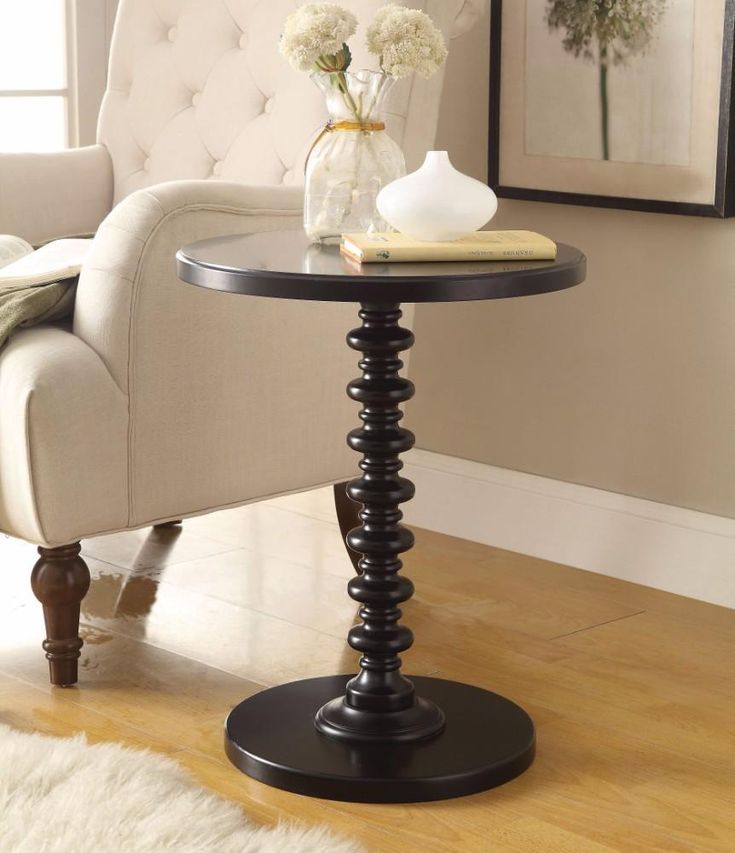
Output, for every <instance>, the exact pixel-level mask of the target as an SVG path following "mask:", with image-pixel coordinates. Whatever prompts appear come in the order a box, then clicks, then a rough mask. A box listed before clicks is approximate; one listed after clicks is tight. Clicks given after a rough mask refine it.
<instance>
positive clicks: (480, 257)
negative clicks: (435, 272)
mask: <svg viewBox="0 0 735 853" xmlns="http://www.w3.org/2000/svg"><path fill="white" fill-rule="evenodd" d="M340 251H341V252H342V254H344V255H347V256H348V257H350V258H353V259H354V260H356V261H359V262H360V263H363V264H370V263H386V262H389V263H390V262H394V261H395V262H397V263H400V262H410V261H413V262H422V261H509V260H519V261H529V260H530V261H548V260H554V258H556V243H554V241H553V240H550V239H549V238H548V237H544V236H543V235H542V234H537V233H536V232H535V231H476V232H475V233H474V234H469V235H468V236H467V237H462V238H461V239H460V240H449V241H447V242H442V243H422V242H420V241H419V240H413V239H411V238H410V237H407V236H406V235H405V234H399V233H397V232H394V233H390V234H389V233H377V232H376V233H374V234H343V235H342V241H341V244H340Z"/></svg>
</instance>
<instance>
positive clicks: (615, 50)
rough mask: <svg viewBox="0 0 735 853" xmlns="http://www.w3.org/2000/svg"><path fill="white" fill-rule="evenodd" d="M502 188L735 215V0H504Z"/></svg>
mask: <svg viewBox="0 0 735 853" xmlns="http://www.w3.org/2000/svg"><path fill="white" fill-rule="evenodd" d="M491 26H492V34H491V59H490V66H491V67H490V163H489V183H490V185H491V186H492V187H493V189H495V191H496V192H497V194H498V195H499V196H504V197H506V198H520V199H531V200H534V201H551V202H561V203H565V204H582V205H593V206H597V207H615V208H625V209H630V210H644V211H652V212H658V213H679V214H688V215H694V216H716V217H726V216H733V215H735V140H734V139H733V137H734V136H735V126H734V125H733V120H734V116H735V110H734V109H733V107H734V104H733V100H732V97H733V43H734V41H735V0H706V2H702V0H605V2H599V0H506V2H505V3H503V2H502V0H492V13H491Z"/></svg>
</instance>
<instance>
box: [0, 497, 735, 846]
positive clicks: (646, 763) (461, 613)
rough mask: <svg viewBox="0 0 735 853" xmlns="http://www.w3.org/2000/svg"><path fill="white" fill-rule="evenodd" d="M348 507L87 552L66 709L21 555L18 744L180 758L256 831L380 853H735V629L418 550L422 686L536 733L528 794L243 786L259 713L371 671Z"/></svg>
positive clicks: (6, 609) (11, 546)
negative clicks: (101, 747) (348, 794)
mask: <svg viewBox="0 0 735 853" xmlns="http://www.w3.org/2000/svg"><path fill="white" fill-rule="evenodd" d="M330 501H331V496H330V493H329V490H326V489H324V490H319V491H316V492H312V493H307V494H304V495H292V496H289V497H286V498H281V499H278V500H274V501H268V502H264V503H261V504H257V505H253V506H250V507H243V508H240V509H234V510H228V511H226V512H219V513H214V514H212V515H209V516H206V517H203V518H199V519H194V520H191V521H187V522H185V523H184V525H183V528H182V529H181V530H176V529H173V530H160V531H153V530H142V531H134V532H131V533H123V534H115V535H112V536H105V537H100V538H98V539H95V540H89V541H87V542H85V543H83V546H84V554H85V558H86V559H87V562H88V564H89V566H90V570H91V572H92V578H93V580H92V586H91V588H90V593H89V595H88V596H87V599H86V600H85V602H84V605H83V612H82V622H83V627H82V633H83V636H84V639H85V646H84V649H83V653H82V658H81V667H80V673H81V677H80V683H79V685H78V687H76V688H72V689H68V690H59V689H53V688H51V687H49V685H48V682H47V670H46V663H45V661H44V660H43V654H42V652H41V649H40V640H41V638H42V633H43V620H42V616H41V610H40V605H39V604H38V602H36V600H35V599H34V598H33V596H32V594H31V592H30V586H29V575H30V569H31V567H32V565H33V562H34V560H35V549H34V548H33V547H32V546H29V545H27V544H25V543H21V542H17V541H14V540H11V539H7V538H2V539H0V560H2V564H3V582H4V587H3V590H4V592H3V596H2V597H1V598H0V722H3V723H6V724H8V725H11V726H13V727H15V728H18V729H22V730H28V731H39V732H43V733H46V734H53V735H57V736H69V735H72V734H75V733H77V732H85V733H86V734H87V737H88V738H89V740H90V741H92V742H97V741H103V740H112V741H118V742H121V743H124V744H127V745H130V746H135V747H148V748H150V749H153V750H155V751H158V752H162V753H166V754H169V755H171V756H173V757H174V758H175V759H176V760H178V761H179V762H181V763H182V764H183V765H185V766H186V767H187V768H188V769H189V770H190V771H191V773H192V774H193V775H194V776H195V777H196V778H197V779H198V780H199V781H200V782H201V783H202V784H203V785H205V786H207V787H208V788H211V789H212V790H213V791H216V792H217V793H218V794H220V795H221V796H223V797H225V798H228V799H230V800H234V801H236V802H238V803H240V804H242V807H243V809H244V811H245V812H246V813H247V815H248V816H249V817H250V818H251V819H252V820H253V821H255V822H257V823H263V824H273V823H276V822H277V821H278V820H282V819H286V820H296V821H302V822H304V823H307V824H317V823H321V824H328V825H329V826H331V827H332V828H333V829H334V830H335V831H337V832H341V833H344V834H346V835H350V836H353V837H357V838H359V839H360V840H361V841H362V842H363V843H364V844H365V846H366V848H367V849H368V850H369V851H375V852H376V853H423V851H429V853H431V851H437V853H439V851H470V853H472V852H473V851H478V853H479V852H480V851H487V853H495V851H524V853H536V852H537V851H543V853H546V851H550V853H554V851H559V853H567V852H569V853H576V851H579V852H580V853H594V851H621V853H634V852H635V853H637V851H649V850H650V851H667V852H668V851H723V853H725V851H726V853H732V851H733V850H735V723H734V722H733V721H734V720H735V663H734V662H735V656H733V647H734V646H735V611H731V610H726V609H724V608H718V607H715V606H713V605H708V604H703V603H701V602H695V601H691V600H689V599H685V598H682V597H679V596H675V595H671V594H669V593H664V592H659V591H657V590H653V589H649V588H646V587H642V586H637V585H635V584H630V583H627V582H625V581H619V580H616V579H613V578H606V577H603V576H600V575H595V574H593V573H590V572H584V571H580V570H578V569H572V568H569V567H567V566H560V565H557V564H554V563H549V562H545V561H543V560H539V559H536V558H532V557H527V556H523V555H521V554H512V553H509V552H506V551H501V550H498V549H494V548H490V547H488V546H485V545H479V544H477V543H472V542H466V541H463V540H459V539H453V538H451V537H448V536H443V535H441V534H437V533H432V532H429V531H417V547H416V548H415V550H414V551H413V552H411V553H410V554H409V555H408V556H407V559H406V569H405V571H406V574H407V575H408V576H409V577H411V578H412V579H413V580H414V582H415V583H416V587H417V593H416V597H415V598H414V599H413V600H412V601H411V602H409V603H408V604H407V606H406V607H405V619H404V621H405V622H406V624H408V625H410V626H411V627H412V628H413V629H414V631H415V633H416V637H417V641H416V645H415V646H414V648H413V649H411V650H410V651H409V652H408V653H407V654H406V656H405V664H406V669H407V671H408V672H413V673H416V674H433V675H438V676H441V677H444V678H452V679H456V680H460V681H467V682H471V683H474V684H478V685H480V686H482V687H486V688H488V689H492V690H497V691H498V692H500V693H503V694H504V695H506V696H508V697H509V698H511V699H513V700H514V701H516V702H518V703H519V704H521V705H523V706H524V707H525V708H526V709H527V710H528V711H529V712H530V713H531V714H532V716H533V717H534V720H535V721H536V724H537V728H538V738H539V750H538V757H537V760H536V762H535V764H534V765H533V767H532V768H531V769H530V770H529V771H528V772H527V773H526V774H524V775H523V776H521V777H520V778H519V779H516V780H514V781H513V782H511V783H510V784H508V785H505V786H503V787H501V788H497V789H495V790H493V791H488V792H486V793H483V794H477V795H475V796H472V797H466V798H464V799H459V800H450V801H444V802H438V803H426V804H420V805H362V804H348V803H337V802H328V801H323V800H316V799H310V798H306V797H299V796H296V795H292V794H288V793H286V792H283V791H278V790H275V789H272V788H268V787H267V786H264V785H262V784H260V783H258V782H255V781H253V780H251V779H249V778H247V777H245V776H243V775H242V774H240V773H239V772H238V771H236V770H235V769H234V768H233V767H232V766H231V765H230V764H229V762H228V761H227V759H226V758H225V756H224V753H223V749H222V721H223V719H224V716H225V715H226V713H227V711H228V710H229V708H231V707H232V706H233V705H235V704H236V703H237V702H239V701H240V700H241V699H243V698H244V697H246V696H248V695H251V694H253V693H254V692H256V691H258V690H260V689H262V688H263V686H269V685H274V684H280V683H284V682H287V681H290V680H293V679H295V678H300V677H305V676H312V675H324V674H330V673H337V672H345V673H346V672H351V671H354V668H355V656H354V655H353V653H352V652H351V651H350V650H349V649H347V648H346V646H345V644H344V642H343V637H344V635H345V633H346V631H347V630H348V628H349V626H350V625H351V624H352V623H353V621H354V618H355V607H354V605H353V603H352V602H350V601H349V599H348V598H347V596H346V594H345V582H346V580H347V579H348V578H349V577H350V576H351V566H350V564H349V561H348V560H347V558H346V556H345V554H344V552H343V550H342V544H341V540H340V536H339V531H338V528H337V526H336V523H335V521H334V516H333V513H332V508H331V502H330Z"/></svg>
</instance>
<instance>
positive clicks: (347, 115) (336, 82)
mask: <svg viewBox="0 0 735 853" xmlns="http://www.w3.org/2000/svg"><path fill="white" fill-rule="evenodd" d="M311 78H312V80H313V81H314V83H316V85H317V86H318V87H319V89H320V90H321V91H322V93H323V95H324V99H325V101H326V105H327V111H328V113H329V118H330V120H331V121H332V122H340V121H350V122H360V123H369V122H378V121H382V119H383V116H384V109H385V99H386V97H387V95H388V93H389V92H390V90H391V89H392V88H393V84H394V83H395V78H393V77H390V76H389V75H388V74H384V73H383V72H382V71H369V70H363V71H343V72H336V73H331V72H321V71H320V72H316V71H315V72H314V73H313V74H312V75H311Z"/></svg>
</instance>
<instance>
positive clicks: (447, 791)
mask: <svg viewBox="0 0 735 853" xmlns="http://www.w3.org/2000/svg"><path fill="white" fill-rule="evenodd" d="M351 677H352V676H346V675H335V676H327V677H325V678H310V679H306V680H304V681H294V682H292V683H291V684H284V685H282V686H280V687H273V688H271V689H269V690H264V691H263V692H262V693H258V694H256V695H255V696H252V697H250V698H249V699H246V700H245V701H244V702H241V703H240V704H239V705H237V707H235V708H234V709H233V710H232V711H231V713H230V715H229V716H228V718H227V721H226V723H225V749H226V751H227V755H228V757H229V759H230V761H232V763H233V764H234V765H235V766H236V767H238V768H239V769H240V770H242V771H243V772H244V773H247V774H248V776H252V777H253V778H254V779H258V780H259V781H261V782H265V783H266V784H267V785H272V786H273V787H276V788H282V789H283V790H286V791H292V792H294V793H296V794H305V795H307V796H310V797H322V798H324V799H328V800H342V801H345V802H357V803H416V802H423V801H427V800H444V799H449V798H451V797H461V796H464V795H466V794H474V793H477V792H478V791H485V790H487V789H488V788H494V787H495V786H497V785H502V784H503V783H504V782H509V781H510V780H511V779H514V778H515V777H516V776H519V775H520V774H521V773H523V771H524V770H526V769H527V768H528V767H529V766H530V765H531V762H532V761H533V756H534V751H535V734H534V727H533V722H532V721H531V718H530V717H529V716H528V714H527V713H526V712H525V711H524V710H523V709H522V708H519V707H518V705H515V704H514V703H513V702H511V701H510V700H508V699H504V698H503V697H502V696H498V695H497V694H496V693H490V692H489V691H487V690H482V689H481V688H479V687H472V686H471V685H468V684H459V683H458V682H455V681H445V680H444V679H440V678H424V677H418V676H417V677H412V679H411V680H412V681H413V682H414V684H415V685H416V692H417V694H418V695H419V696H423V697H424V698H425V699H429V700H431V701H432V702H435V703H436V704H437V705H438V706H439V707H440V708H442V710H443V711H444V713H445V715H446V727H445V728H444V730H443V731H442V732H441V733H440V734H439V735H436V736H434V737H432V738H430V739H428V740H423V741H415V742H413V743H383V742H378V743H376V742H375V741H372V742H371V741H368V742H364V741H363V742H356V743H346V742H345V741H343V740H335V739H332V738H329V737H327V736H326V735H323V734H321V733H320V732H319V731H317V729H316V727H315V725H314V715H315V714H316V712H317V711H318V710H319V708H320V707H321V706H322V705H324V704H325V702H328V701H329V700H330V699H333V698H334V697H335V696H339V695H342V694H344V692H345V686H346V684H347V681H348V680H349V679H350V678H351Z"/></svg>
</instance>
